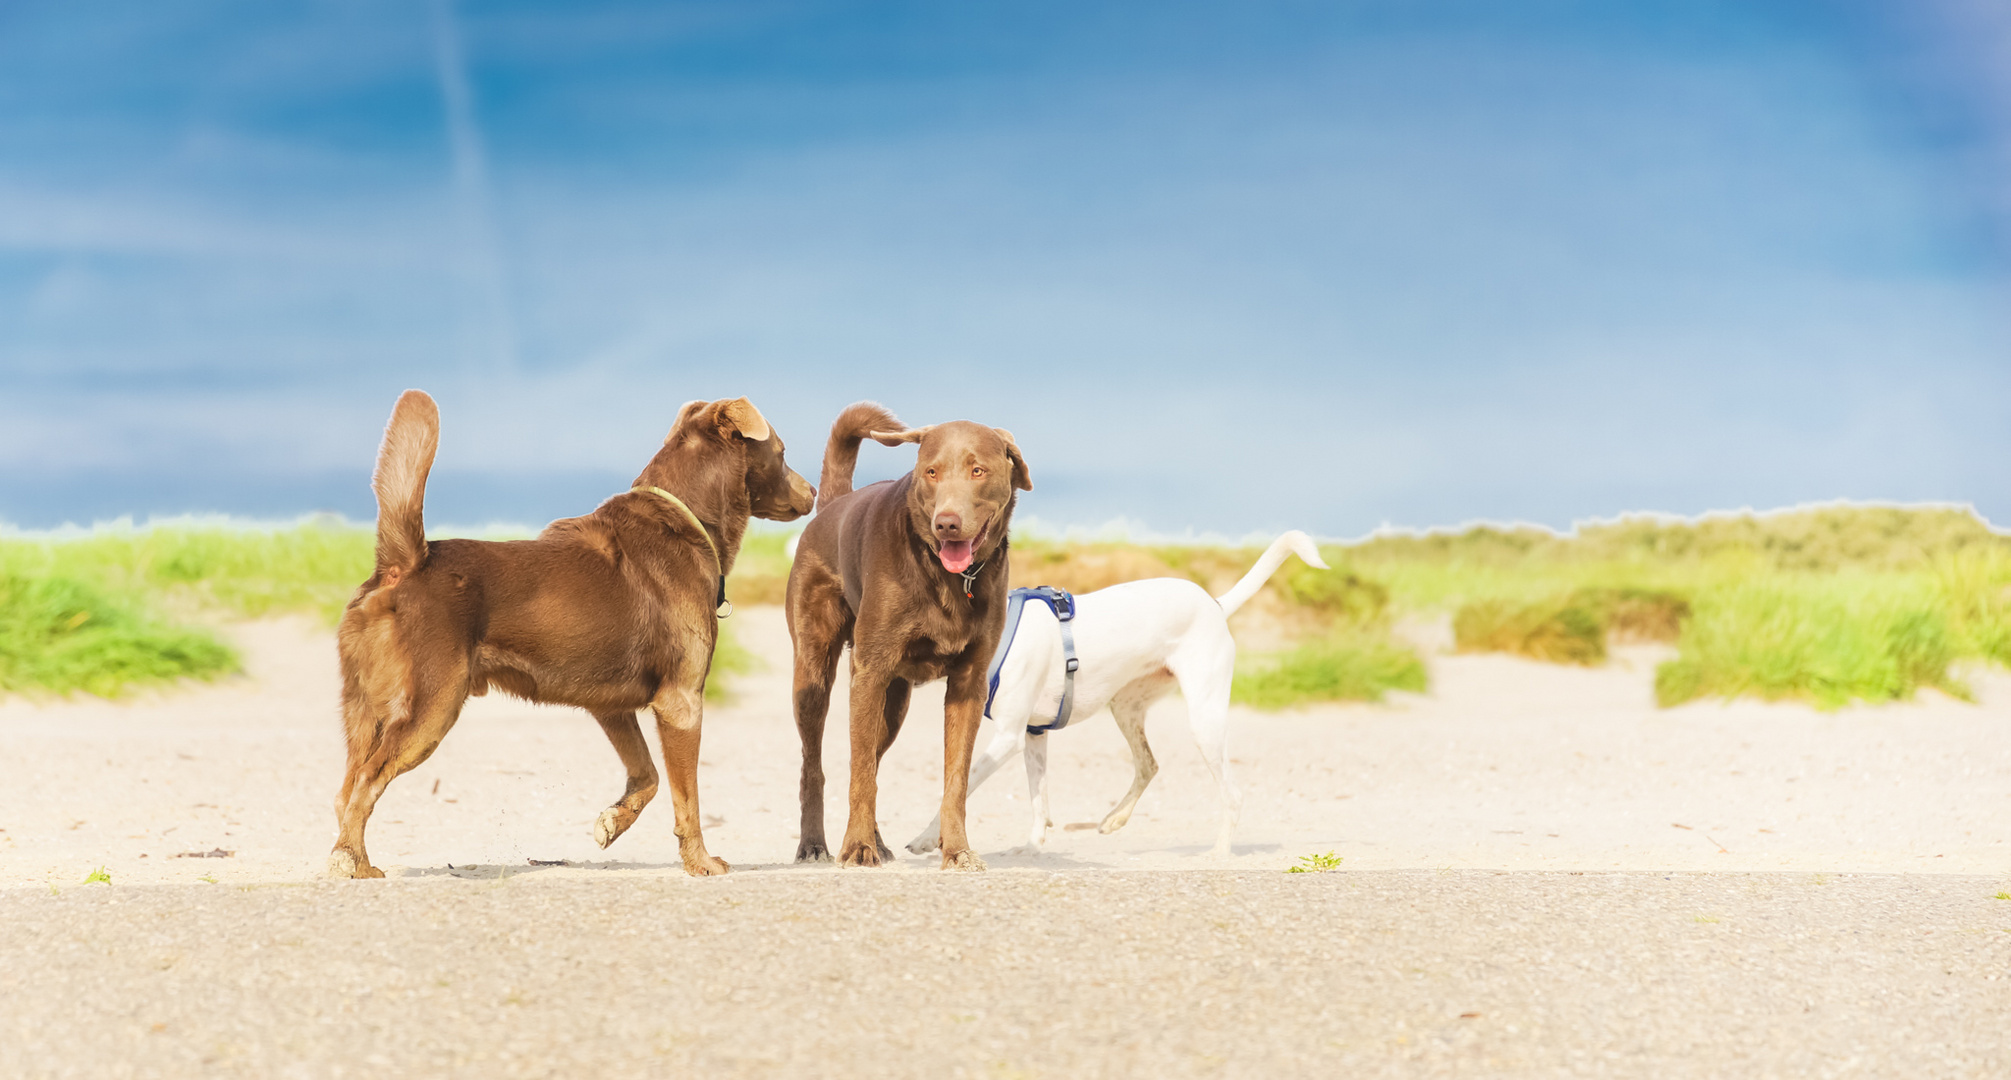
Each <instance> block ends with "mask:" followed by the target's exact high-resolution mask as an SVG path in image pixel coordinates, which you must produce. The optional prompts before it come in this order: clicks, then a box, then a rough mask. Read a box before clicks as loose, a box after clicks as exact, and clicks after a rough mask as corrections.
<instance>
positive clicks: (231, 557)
mask: <svg viewBox="0 0 2011 1080" xmlns="http://www.w3.org/2000/svg"><path fill="white" fill-rule="evenodd" d="M785 540H786V536H783V535H780V534H773V533H760V534H755V535H753V536H750V538H749V544H748V548H749V549H752V552H753V555H754V557H753V559H751V560H750V559H748V558H746V557H743V558H742V560H741V562H740V565H739V566H738V567H736V570H745V569H747V568H748V567H750V566H752V567H754V568H755V569H757V571H759V572H762V573H765V574H767V575H768V580H770V581H772V582H774V588H773V592H774V597H773V600H774V602H780V599H781V593H780V588H781V586H780V582H781V580H782V577H781V576H780V575H778V574H777V572H776V570H775V567H776V564H778V563H779V564H780V566H781V573H782V574H786V571H787V566H788V560H787V558H786V557H785V556H784V555H783V552H782V545H783V543H784V541H785ZM375 544H376V538H375V535H374V533H373V532H372V530H371V529H370V528H368V527H365V526H359V525H353V524H349V523H346V522H342V521H339V520H333V519H309V520H308V521H305V522H302V523H300V524H297V525H293V526H288V527H280V528H244V527H231V526H227V525H214V524H206V523H191V524H187V525H182V524H173V525H163V526H158V527H153V528H144V529H139V528H120V527H108V528H101V529H98V530H95V531H93V532H91V533H87V534H83V535H80V536H75V537H63V538H46V537H19V536H16V537H0V692H15V693H36V692H48V693H57V694H62V693H69V692H72V691H82V692H84V693H90V694H97V695H99V696H103V697H116V696H119V695H121V694H124V693H126V692H127V691H128V690H130V689H132V688H134V687H138V686H144V685H149V684H158V683H163V682H170V681H173V680H176V679H183V678H196V679H209V678H215V677H217V676H218V675H222V674H226V673H230V672H235V671H237V670H238V669H239V667H238V659H237V656H236V655H235V653H233V652H232V651H231V650H230V649H229V648H228V647H227V646H226V645H224V644H223V643H222V642H220V641H219V640H218V639H217V638H216V636H215V635H214V633H212V632H211V631H210V630H208V629H207V628H205V627H203V626H201V625H194V626H191V625H177V624H178V623H184V624H185V623H187V622H189V621H195V622H197V623H200V622H202V621H206V620H212V619H214V618H216V617H218V616H222V617H225V618H263V617H267V616H273V615H285V614H304V615H309V616H312V617H314V618H317V619H319V620H320V621H322V622H323V623H325V624H326V625H329V626H333V625H334V624H335V622H336V621H337V620H338V619H339V618H340V617H341V614H342V609H343V606H344V605H346V604H347V603H348V602H349V598H350V597H351V596H353V595H354V594H355V592H356V587H357V586H358V585H360V584H361V583H362V582H363V581H364V579H366V578H368V577H369V576H370V573H371V570H372V568H373V565H374V562H375ZM741 581H742V577H741V574H739V573H736V574H735V575H734V578H733V580H732V581H731V582H729V588H730V589H731V588H733V587H734V585H735V584H737V583H739V582H741ZM750 593H751V594H753V595H751V596H750V595H748V594H750ZM764 599H765V596H764V594H763V593H762V592H761V590H760V589H759V588H754V589H742V590H741V591H740V592H738V593H736V594H735V601H736V602H737V603H743V604H745V603H761V602H764ZM758 663H759V661H758V659H757V658H756V657H755V656H754V655H753V654H752V653H751V652H749V651H748V650H747V649H746V648H745V647H743V646H742V645H741V644H740V643H739V641H738V640H737V638H736V637H735V635H734V633H733V625H732V623H731V621H730V620H729V621H728V622H727V623H724V624H722V625H721V627H720V639H719V645H718V648H717V650H716V651H715V653H714V657H713V675H712V677H710V678H708V679H707V680H706V697H707V699H708V700H711V701H721V700H726V699H727V697H728V695H729V690H730V686H731V678H732V676H734V675H738V674H742V673H745V672H747V671H751V670H753V669H754V668H755V667H756V666H758Z"/></svg>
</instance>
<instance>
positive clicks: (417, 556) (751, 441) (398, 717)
mask: <svg viewBox="0 0 2011 1080" xmlns="http://www.w3.org/2000/svg"><path fill="white" fill-rule="evenodd" d="M439 442H440V413H439V410H438V409H437V408H435V406H434V404H433V399H432V398H429V397H427V396H426V395H425V394H422V393H420V392H419V391H417V390H408V391H406V392H405V394H404V396H403V397H400V398H399V399H398V407H397V408H396V409H395V410H393V411H392V413H391V423H390V425H389V426H388V427H387V428H385V430H384V447H383V449H382V450H380V451H378V455H377V474H376V477H375V478H374V479H373V480H372V485H373V486H374V487H375V488H376V490H377V572H376V573H375V574H373V575H371V578H370V580H368V581H366V582H364V583H363V587H362V588H361V589H358V590H357V593H356V598H355V599H353V600H351V601H350V602H349V608H348V610H347V611H345V612H343V615H342V625H341V628H340V630H339V633H338V641H339V647H340V650H341V654H342V720H343V726H344V727H345V729H346V733H347V736H348V744H349V767H348V772H347V773H346V774H345V775H344V777H343V780H342V793H341V794H340V795H338V796H336V799H335V815H336V819H337V822H338V825H339V832H338V834H337V836H336V840H335V851H334V852H333V854H331V855H330V856H329V860H328V868H329V872H330V873H331V874H332V875H334V876H336V877H383V876H384V874H383V871H381V870H378V869H377V868H376V867H374V866H371V865H370V857H369V856H368V855H366V854H365V853H364V850H363V827H364V825H365V824H366V823H367V822H368V821H369V820H370V811H371V809H372V808H373V807H375V806H376V805H377V799H378V797H379V796H381V795H383V794H384V789H385V787H386V786H387V785H389V784H390V783H391V781H392V780H393V779H394V778H395V777H397V776H398V774H400V773H403V772H405V771H407V770H409V769H411V768H413V767H414V766H416V765H418V764H419V763H420V762H422V761H425V760H426V758H427V757H428V756H429V755H431V754H432V753H433V749H434V748H435V747H437V746H439V745H440V740H441V739H442V738H444V737H445V736H446V734H447V730H448V729H449V728H451V727H453V726H454V721H455V719H456V718H458V717H459V716H460V715H461V706H462V704H463V703H464V702H465V701H466V700H467V699H468V697H469V696H471V695H479V694H483V693H486V692H487V691H488V689H489V687H491V686H495V687H497V688H499V689H501V690H503V691H504V692H506V693H510V694H515V695H516V696H518V697H521V698H525V699H527V700H530V701H540V702H548V703H553V704H562V705H577V706H579V707H580V708H582V709H585V710H587V711H588V712H590V713H592V714H593V716H594V719H596V720H599V721H600V724H601V730H603V731H605V732H606V733H607V737H608V740H609V741H610V742H612V743H614V748H615V753H617V754H620V755H621V761H622V764H623V765H624V766H626V767H627V768H628V790H627V791H625V792H624V793H623V794H622V797H621V799H620V800H619V801H617V802H616V803H615V804H614V805H613V806H610V807H608V808H607V810H606V811H604V812H603V813H602V814H601V816H600V819H599V820H598V821H597V822H595V823H594V839H595V840H596V841H598V842H599V843H600V846H602V847H606V846H608V845H609V844H611V843H613V842H614V840H615V838H616V837H618V836H620V835H621V834H622V833H623V832H624V831H626V830H627V829H628V827H629V826H630V825H631V824H634V822H635V819H636V815H637V814H639V813H641V812H642V808H643V807H644V806H647V805H648V804H649V801H650V799H651V798H652V797H653V796H655V794H656V767H655V766H654V765H653V764H651V762H650V760H649V747H648V745H647V744H645V743H644V742H643V740H642V728H641V726H640V725H639V724H637V722H636V715H635V714H636V710H637V709H640V708H642V707H643V706H645V705H647V706H648V707H649V708H650V710H651V711H653V712H655V713H656V730H657V734H658V736H659V737H660V738H661V740H662V742H663V759H664V766H665V768H666V769H667V770H668V772H669V774H670V798H671V803H672V805H673V807H674V809H675V810H676V813H677V839H678V850H679V853H680V854H681V855H682V856H683V858H684V869H685V872H686V873H689V874H695V875H696V874H723V873H725V872H726V870H727V865H726V863H724V862H722V861H720V860H719V859H715V858H713V857H712V856H711V855H709V854H707V853H706V850H705V838H704V836H703V835H702V834H701V833H700V831H699V821H698V779H697V773H698V735H699V721H700V718H701V715H702V712H703V703H704V690H705V674H706V671H707V670H708V669H709V668H710V667H711V665H712V648H713V645H714V643H715V642H716V641H717V640H718V636H719V622H718V618H719V617H718V615H717V614H715V608H716V607H718V606H719V605H721V604H722V602H723V600H724V597H725V581H726V574H727V573H728V572H729V571H731V570H732V569H733V559H734V556H735V555H736V554H738V553H739V551H740V540H741V536H742V535H743V534H744V533H745V532H746V531H747V519H748V517H749V516H754V517H763V518H768V519H770V520H772V521H790V520H793V519H795V518H799V517H802V516H803V515H804V514H806V513H808V512H809V511H810V508H811V505H812V503H813V501H814V500H815V498H816V495H817V492H816V490H815V489H813V488H812V487H811V486H810V484H809V483H808V482H807V481H805V480H804V479H803V478H802V477H801V476H798V475H796V473H794V472H793V471H791V470H790V468H789V466H788V465H787V464H786V463H784V461H783V460H782V438H781V436H779V435H777V434H775V433H774V431H772V430H771V429H770V428H769V426H768V421H766V420H764V419H762V418H761V413H760V412H759V411H757V410H756V409H755V408H754V406H753V405H751V404H749V403H748V401H747V399H746V398H736V399H734V400H731V401H713V402H704V401H694V402H692V403H690V404H689V405H686V406H685V407H684V408H683V409H682V410H680V411H679V412H678V416H677V423H676V425H675V426H673V427H672V428H671V430H670V435H669V436H668V437H667V438H665V439H664V442H663V448H662V449H660V450H658V451H657V452H656V456H655V457H654V458H652V459H651V460H650V463H649V465H648V466H647V467H646V468H644V469H643V470H642V475H641V476H638V477H637V478H636V481H635V490H633V491H630V492H627V493H624V494H621V495H617V496H615V497H614V498H612V499H609V500H608V501H606V502H604V503H602V504H601V505H600V508H599V509H597V510H595V511H594V512H593V513H591V514H588V515H587V516H585V517H579V518H567V519H565V520H562V521H555V522H552V524H551V525H549V526H547V527H546V529H545V531H544V532H543V533H541V534H539V536H538V538H537V539H535V540H518V541H512V542H510V543H500V544H499V543H486V542H483V541H479V540H436V541H432V542H430V543H429V542H428V541H427V540H426V526H425V521H424V514H423V512H422V511H423V506H424V502H425V497H426V474H427V473H428V472H429V471H430V470H431V469H432V467H433V452H434V450H435V449H436V448H437V447H438V446H439Z"/></svg>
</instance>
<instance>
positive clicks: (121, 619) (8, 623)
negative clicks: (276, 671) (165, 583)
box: [0, 573, 238, 697]
mask: <svg viewBox="0 0 2011 1080" xmlns="http://www.w3.org/2000/svg"><path fill="white" fill-rule="evenodd" d="M237 670H238V659H237V655H236V654H235V653H234V652H232V651H231V649H230V647H229V646H227V645H225V644H223V643H222V642H220V641H218V640H217V639H216V638H215V637H214V636H213V635H211V634H210V633H209V632H207V631H205V630H201V629H194V628H187V627H177V626H171V625H168V624H167V623H165V622H162V621H160V620H159V619H157V618H155V617H153V616H150V615H148V614H145V613H144V612H142V611H140V610H138V609H136V608H135V607H133V606H131V605H130V604H128V603H123V602H120V601H117V600H114V599H112V598H111V597H110V596H107V595H106V594H105V593H104V592H102V591H101V590H99V589H98V588H96V587H94V586H92V585H88V584H85V583H83V582H80V581H77V580H74V579H72V578H67V577H54V576H45V577H29V576H26V575H23V574H19V573H0V690H4V691H10V692H14V693H55V694H67V693H71V692H75V691H83V692H84V693H89V694H96V695H98V696H100V697H119V696H121V695H123V694H125V693H127V692H128V691H130V690H132V689H134V688H136V687H141V686H148V685H157V684H161V683H168V682H173V681H175V680H178V679H214V678H216V677H218V676H221V675H226V674H230V673H232V672H235V671H237Z"/></svg>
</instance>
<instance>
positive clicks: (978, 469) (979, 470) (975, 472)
mask: <svg viewBox="0 0 2011 1080" xmlns="http://www.w3.org/2000/svg"><path fill="white" fill-rule="evenodd" d="M984 474H985V470H984V466H982V465H979V466H975V467H973V468H972V469H971V479H973V480H975V479H977V478H978V477H980V476H983V475H984Z"/></svg>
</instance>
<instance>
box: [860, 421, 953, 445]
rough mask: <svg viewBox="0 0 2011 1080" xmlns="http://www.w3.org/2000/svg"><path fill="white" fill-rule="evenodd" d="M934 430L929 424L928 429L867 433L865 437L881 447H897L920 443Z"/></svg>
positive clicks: (933, 426)
mask: <svg viewBox="0 0 2011 1080" xmlns="http://www.w3.org/2000/svg"><path fill="white" fill-rule="evenodd" d="M934 430H936V425H934V424H930V425H929V426H928V427H917V428H909V429H908V430H906V431H869V432H867V433H866V435H867V436H868V437H869V438H871V439H872V440H873V441H874V442H877V443H879V444H880V445H881V446H899V445H901V444H902V443H910V442H911V443H918V442H921V441H922V439H923V438H925V437H927V435H928V434H929V432H931V431H934Z"/></svg>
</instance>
